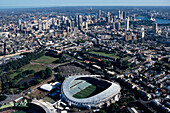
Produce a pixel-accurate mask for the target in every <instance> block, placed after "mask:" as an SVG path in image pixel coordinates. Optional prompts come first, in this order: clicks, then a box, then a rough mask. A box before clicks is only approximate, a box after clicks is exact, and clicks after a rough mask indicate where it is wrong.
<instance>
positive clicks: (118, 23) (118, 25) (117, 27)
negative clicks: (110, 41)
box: [115, 22, 120, 30]
mask: <svg viewBox="0 0 170 113" xmlns="http://www.w3.org/2000/svg"><path fill="white" fill-rule="evenodd" d="M115 28H116V30H120V22H116V23H115Z"/></svg>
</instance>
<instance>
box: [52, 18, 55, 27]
mask: <svg viewBox="0 0 170 113" xmlns="http://www.w3.org/2000/svg"><path fill="white" fill-rule="evenodd" d="M52 26H55V18H52Z"/></svg>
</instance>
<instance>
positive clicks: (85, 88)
mask: <svg viewBox="0 0 170 113" xmlns="http://www.w3.org/2000/svg"><path fill="white" fill-rule="evenodd" d="M98 77H100V76H99V75H79V76H71V77H68V78H67V79H66V80H65V81H64V82H63V84H62V87H61V97H62V99H64V100H65V101H66V102H67V103H68V105H69V106H75V107H79V108H87V109H90V108H102V107H105V106H109V105H110V104H111V103H114V102H115V101H118V100H119V98H120V90H121V87H120V85H119V84H117V83H114V82H110V81H107V80H103V79H100V78H98Z"/></svg>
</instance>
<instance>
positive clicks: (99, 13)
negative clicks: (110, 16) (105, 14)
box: [98, 10, 102, 18]
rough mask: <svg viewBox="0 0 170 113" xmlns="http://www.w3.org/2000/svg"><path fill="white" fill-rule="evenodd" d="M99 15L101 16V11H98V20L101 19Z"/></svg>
mask: <svg viewBox="0 0 170 113" xmlns="http://www.w3.org/2000/svg"><path fill="white" fill-rule="evenodd" d="M101 15H102V12H101V10H99V12H98V18H101Z"/></svg>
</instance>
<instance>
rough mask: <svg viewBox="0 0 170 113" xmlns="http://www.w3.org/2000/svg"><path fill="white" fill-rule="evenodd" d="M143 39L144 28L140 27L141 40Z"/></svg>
mask: <svg viewBox="0 0 170 113" xmlns="http://www.w3.org/2000/svg"><path fill="white" fill-rule="evenodd" d="M144 37H145V32H144V27H142V29H141V38H144Z"/></svg>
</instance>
